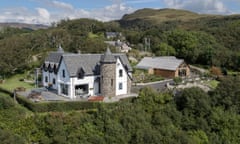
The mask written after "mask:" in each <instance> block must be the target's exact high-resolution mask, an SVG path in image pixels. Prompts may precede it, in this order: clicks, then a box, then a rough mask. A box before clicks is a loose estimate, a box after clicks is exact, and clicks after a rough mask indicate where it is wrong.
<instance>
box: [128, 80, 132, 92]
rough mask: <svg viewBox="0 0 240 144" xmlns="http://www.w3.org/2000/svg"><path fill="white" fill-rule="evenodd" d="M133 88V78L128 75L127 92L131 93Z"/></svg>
mask: <svg viewBox="0 0 240 144" xmlns="http://www.w3.org/2000/svg"><path fill="white" fill-rule="evenodd" d="M131 88H132V80H131V79H130V77H129V76H128V77H127V93H128V94H130V93H131Z"/></svg>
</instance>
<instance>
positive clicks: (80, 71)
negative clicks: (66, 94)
mask: <svg viewBox="0 0 240 144" xmlns="http://www.w3.org/2000/svg"><path fill="white" fill-rule="evenodd" d="M84 74H85V72H84V70H83V68H79V69H78V72H77V77H78V79H83V77H84Z"/></svg>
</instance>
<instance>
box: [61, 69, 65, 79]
mask: <svg viewBox="0 0 240 144" xmlns="http://www.w3.org/2000/svg"><path fill="white" fill-rule="evenodd" d="M62 77H63V78H65V70H62Z"/></svg>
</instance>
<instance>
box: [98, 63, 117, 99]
mask: <svg viewBox="0 0 240 144" xmlns="http://www.w3.org/2000/svg"><path fill="white" fill-rule="evenodd" d="M100 72H101V84H100V85H101V86H100V87H101V94H102V95H103V96H104V97H113V96H116V64H115V63H103V64H102V65H101V68H100Z"/></svg>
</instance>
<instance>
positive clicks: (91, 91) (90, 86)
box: [71, 76, 99, 98]
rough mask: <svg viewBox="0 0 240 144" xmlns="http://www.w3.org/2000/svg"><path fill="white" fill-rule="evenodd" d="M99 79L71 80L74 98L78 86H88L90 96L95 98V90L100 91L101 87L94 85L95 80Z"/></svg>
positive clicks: (87, 77)
mask: <svg viewBox="0 0 240 144" xmlns="http://www.w3.org/2000/svg"><path fill="white" fill-rule="evenodd" d="M96 78H97V76H84V77H83V78H82V79H79V78H77V77H74V78H71V84H72V94H73V95H72V97H73V98H76V96H75V86H77V85H85V84H88V95H90V96H93V95H96V93H95V92H94V90H95V89H99V85H96V84H95V85H94V80H95V79H96Z"/></svg>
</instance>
